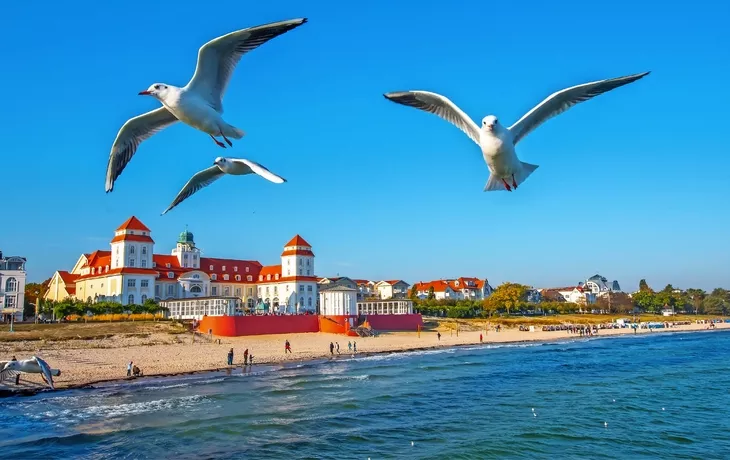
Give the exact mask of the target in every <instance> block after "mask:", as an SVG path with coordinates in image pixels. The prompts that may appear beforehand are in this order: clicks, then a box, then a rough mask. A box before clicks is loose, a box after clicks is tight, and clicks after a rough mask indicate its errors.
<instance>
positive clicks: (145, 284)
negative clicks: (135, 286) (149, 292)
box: [102, 280, 150, 288]
mask: <svg viewBox="0 0 730 460" xmlns="http://www.w3.org/2000/svg"><path fill="white" fill-rule="evenodd" d="M149 286H150V282H149V281H148V280H142V281H140V282H139V287H143V288H146V287H149ZM102 287H104V285H102Z"/></svg>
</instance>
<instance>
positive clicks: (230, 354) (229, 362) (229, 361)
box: [228, 348, 233, 366]
mask: <svg viewBox="0 0 730 460" xmlns="http://www.w3.org/2000/svg"><path fill="white" fill-rule="evenodd" d="M228 365H229V366H232V365H233V348H231V349H230V351H229V352H228Z"/></svg>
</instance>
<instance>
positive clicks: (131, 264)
mask: <svg viewBox="0 0 730 460" xmlns="http://www.w3.org/2000/svg"><path fill="white" fill-rule="evenodd" d="M129 266H130V267H134V259H129Z"/></svg>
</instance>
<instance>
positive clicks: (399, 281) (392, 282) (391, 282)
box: [385, 280, 408, 286]
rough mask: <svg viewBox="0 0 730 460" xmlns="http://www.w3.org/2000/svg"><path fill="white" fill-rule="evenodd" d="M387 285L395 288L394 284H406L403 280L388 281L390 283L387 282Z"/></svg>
mask: <svg viewBox="0 0 730 460" xmlns="http://www.w3.org/2000/svg"><path fill="white" fill-rule="evenodd" d="M385 283H388V284H390V285H391V286H393V285H394V284H397V283H406V282H405V281H403V280H388V281H385ZM406 284H408V283H406Z"/></svg>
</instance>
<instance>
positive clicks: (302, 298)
mask: <svg viewBox="0 0 730 460" xmlns="http://www.w3.org/2000/svg"><path fill="white" fill-rule="evenodd" d="M281 279H282V280H283V281H285V282H286V283H291V284H293V286H292V294H293V295H292V300H294V301H293V302H292V303H293V304H294V306H295V308H296V311H297V312H299V313H301V312H302V311H305V310H306V311H315V309H316V308H317V278H316V277H315V276H314V253H313V252H312V246H311V245H310V244H309V243H307V241H306V240H305V239H304V238H302V237H301V236H299V235H297V236H295V237H294V238H292V239H291V240H290V241H289V242H288V243H286V244H285V245H284V252H282V253H281Z"/></svg>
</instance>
